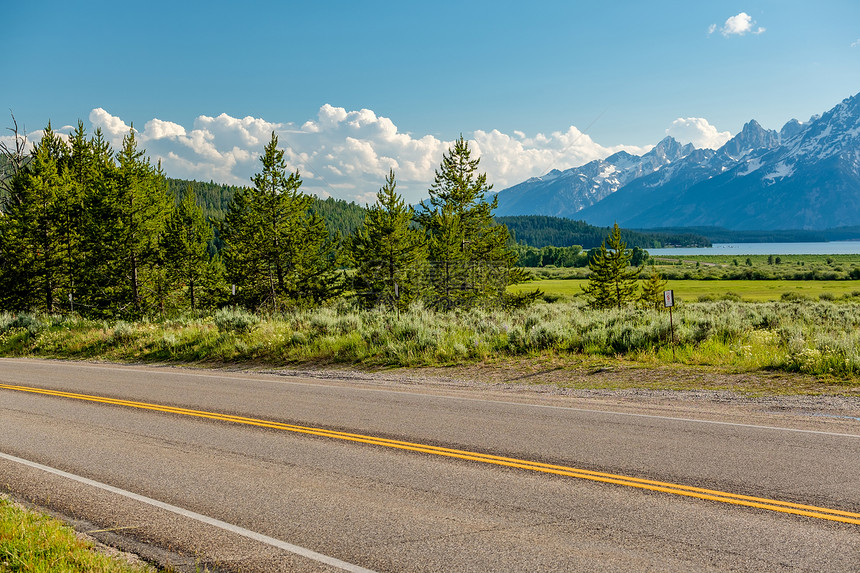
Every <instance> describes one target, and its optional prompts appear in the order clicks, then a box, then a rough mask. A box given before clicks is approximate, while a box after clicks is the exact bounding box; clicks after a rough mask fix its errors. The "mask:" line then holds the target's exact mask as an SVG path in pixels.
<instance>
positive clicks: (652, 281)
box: [639, 265, 666, 309]
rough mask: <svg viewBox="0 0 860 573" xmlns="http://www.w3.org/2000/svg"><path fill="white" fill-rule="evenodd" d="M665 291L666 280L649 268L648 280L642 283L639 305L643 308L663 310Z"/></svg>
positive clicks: (656, 271)
mask: <svg viewBox="0 0 860 573" xmlns="http://www.w3.org/2000/svg"><path fill="white" fill-rule="evenodd" d="M665 290H666V279H664V278H663V276H662V275H661V274H660V272H659V271H658V270H657V269H656V267H654V266H653V265H652V266H651V274H650V276H649V277H648V280H647V281H645V282H644V283H642V292H641V293H640V294H639V304H640V305H641V306H642V307H644V308H654V309H660V308H663V305H664V299H663V292H664V291H665Z"/></svg>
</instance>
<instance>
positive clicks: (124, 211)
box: [87, 128, 173, 316]
mask: <svg viewBox="0 0 860 573" xmlns="http://www.w3.org/2000/svg"><path fill="white" fill-rule="evenodd" d="M99 145H100V143H99V142H98V141H96V142H95V143H94V147H98V146H99ZM102 168H103V169H102V176H101V180H100V181H99V182H98V185H97V186H96V187H95V189H93V190H91V192H90V193H89V204H88V221H87V223H88V225H87V239H88V241H87V251H88V260H89V266H90V269H91V271H92V273H91V275H90V281H91V282H90V284H89V290H90V299H91V300H90V302H91V304H92V306H93V307H96V308H99V309H101V310H102V311H103V312H106V313H108V314H112V315H115V314H127V315H131V316H141V315H142V314H143V313H144V311H145V310H146V309H147V308H148V307H150V306H151V305H152V304H155V303H157V302H158V300H159V299H160V298H161V295H160V291H161V287H160V286H159V281H161V280H162V278H161V276H160V272H158V263H159V258H158V246H159V244H160V238H161V234H162V233H163V231H164V226H165V224H166V221H167V218H168V216H169V215H170V212H171V210H172V208H173V202H172V200H171V198H170V197H169V195H168V193H167V184H166V181H165V177H164V174H163V173H162V172H161V167H160V165H159V166H158V167H153V166H152V165H151V164H150V162H149V159H148V158H146V157H145V156H144V151H142V150H138V148H137V138H136V136H135V133H134V129H133V128H132V129H131V130H130V131H129V133H128V134H127V135H126V136H125V137H124V138H123V145H122V149H120V151H119V152H117V153H116V162H115V165H114V164H105V165H103V166H102Z"/></svg>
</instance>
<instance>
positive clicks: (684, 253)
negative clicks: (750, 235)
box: [647, 241, 860, 257]
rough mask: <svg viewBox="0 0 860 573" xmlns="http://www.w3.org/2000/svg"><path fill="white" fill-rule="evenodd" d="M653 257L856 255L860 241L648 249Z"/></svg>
mask: <svg viewBox="0 0 860 573" xmlns="http://www.w3.org/2000/svg"><path fill="white" fill-rule="evenodd" d="M647 251H648V253H649V254H650V255H652V256H655V257H657V256H675V257H688V256H690V255H856V254H860V241H830V242H820V243H714V246H713V247H703V248H698V249H697V248H690V247H685V248H677V249H647Z"/></svg>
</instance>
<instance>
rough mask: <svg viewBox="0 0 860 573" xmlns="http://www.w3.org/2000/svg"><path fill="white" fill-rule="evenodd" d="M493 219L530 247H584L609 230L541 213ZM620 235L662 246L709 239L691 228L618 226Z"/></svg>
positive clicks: (704, 243)
mask: <svg viewBox="0 0 860 573" xmlns="http://www.w3.org/2000/svg"><path fill="white" fill-rule="evenodd" d="M496 222H497V223H499V224H501V225H507V227H508V230H509V231H510V232H511V236H512V237H513V238H514V240H515V241H516V242H517V243H519V244H522V245H529V246H532V247H537V248H541V247H549V246H552V247H569V246H571V245H580V246H582V248H583V249H586V250H588V249H592V248H594V247H599V246H600V245H601V243H602V242H603V240H604V239H606V237H607V235H608V234H609V228H608V227H605V228H604V227H595V226H593V225H589V224H588V223H586V222H584V221H574V220H571V219H564V218H561V217H547V216H544V215H521V216H511V217H496ZM621 238H622V239H623V240H624V241H625V242H626V243H627V246H628V247H631V248H632V247H641V248H643V249H659V248H661V247H669V246H672V247H710V246H711V241H710V240H708V239H707V238H706V237H704V236H702V235H697V234H694V233H690V232H684V233H671V232H663V231H660V232H650V231H631V230H628V229H622V230H621Z"/></svg>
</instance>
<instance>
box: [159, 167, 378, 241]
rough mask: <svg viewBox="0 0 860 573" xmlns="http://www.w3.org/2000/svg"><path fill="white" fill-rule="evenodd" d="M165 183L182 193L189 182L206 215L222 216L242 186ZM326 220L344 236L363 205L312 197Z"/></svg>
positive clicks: (331, 229)
mask: <svg viewBox="0 0 860 573" xmlns="http://www.w3.org/2000/svg"><path fill="white" fill-rule="evenodd" d="M167 185H168V188H169V189H170V191H171V193H173V194H174V195H175V196H176V197H181V196H182V192H183V191H184V190H185V188H186V187H188V186H189V185H190V186H191V189H193V190H194V194H195V195H196V196H197V203H198V204H199V205H200V206H201V207H203V213H204V215H205V216H206V218H207V219H212V220H216V221H218V220H221V219H223V218H224V215H226V213H227V210H228V209H229V208H230V202H231V201H232V200H233V195H235V194H236V191H238V190H239V189H241V187H238V186H235V185H225V184H223V183H215V182H213V181H210V182H209V183H206V182H203V181H194V180H192V181H188V180H186V179H171V178H168V179H167ZM311 209H312V210H313V211H315V212H316V213H318V214H319V215H320V216H321V217H322V218H323V219H324V220H325V222H326V227H327V228H328V230H329V233H330V234H331V235H332V236H336V235H338V234H339V235H340V236H341V237H346V236H347V235H349V234H351V233H352V232H353V231H354V230H355V229H357V228H358V227H360V226H361V223H362V222H363V221H364V211H365V209H364V207H361V206H359V205H356V204H355V203H347V202H346V201H344V200H342V199H333V198H331V197H329V198H328V199H319V198H316V197H314V204H313V206H312V207H311Z"/></svg>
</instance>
